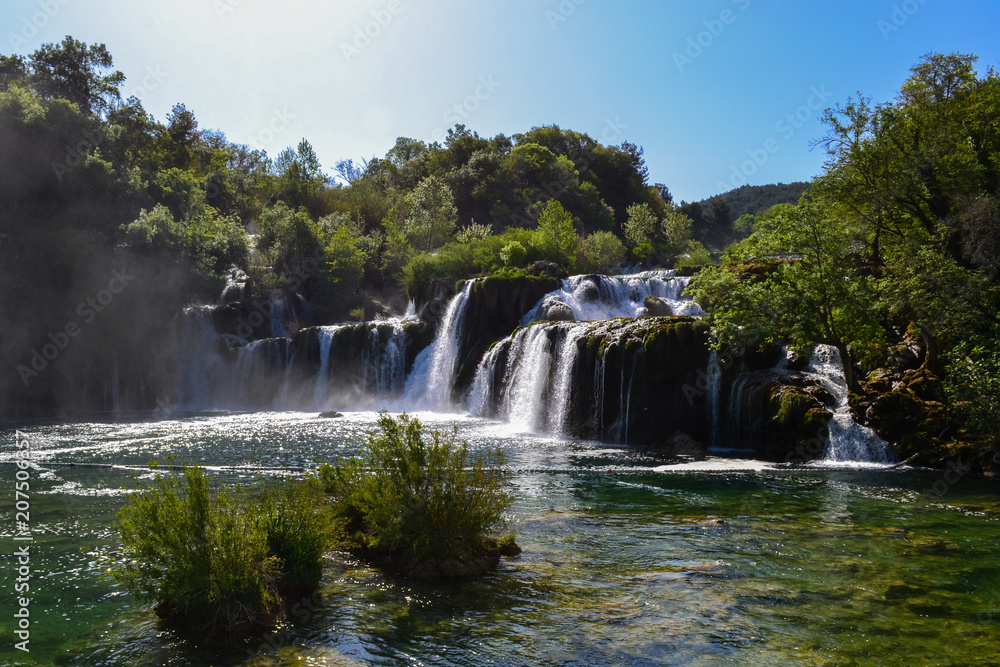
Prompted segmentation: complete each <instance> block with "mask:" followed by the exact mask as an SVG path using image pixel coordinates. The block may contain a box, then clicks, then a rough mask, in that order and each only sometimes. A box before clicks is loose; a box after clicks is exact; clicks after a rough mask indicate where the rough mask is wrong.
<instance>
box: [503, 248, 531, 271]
mask: <svg viewBox="0 0 1000 667" xmlns="http://www.w3.org/2000/svg"><path fill="white" fill-rule="evenodd" d="M500 258H501V259H502V260H503V265H504V266H505V267H508V268H515V269H516V268H521V267H523V266H524V262H525V260H526V259H527V258H528V251H527V250H525V249H524V246H523V245H521V244H520V243H518V242H517V241H511V242H510V243H508V244H507V245H505V246H504V247H503V250H501V251H500Z"/></svg>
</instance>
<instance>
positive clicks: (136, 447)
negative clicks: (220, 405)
mask: <svg viewBox="0 0 1000 667" xmlns="http://www.w3.org/2000/svg"><path fill="white" fill-rule="evenodd" d="M419 416H420V417H421V418H422V419H424V421H425V422H426V423H428V424H430V425H432V426H437V427H449V428H450V426H451V424H452V423H454V422H455V421H456V420H457V421H458V424H459V428H460V431H461V434H462V435H463V436H464V437H466V438H468V439H469V440H470V442H471V443H472V444H473V446H482V445H485V444H499V445H500V446H501V447H503V448H504V449H505V450H506V451H507V452H508V454H509V455H510V460H511V467H512V468H513V469H514V470H515V475H514V484H515V486H516V493H517V496H518V499H519V500H518V502H517V504H516V505H515V507H514V510H513V515H512V517H511V522H512V529H513V530H514V531H516V533H517V536H518V542H519V543H520V544H521V546H522V547H523V548H524V553H523V554H522V555H521V556H519V557H518V558H516V559H513V560H510V561H505V562H503V563H502V564H501V566H500V569H499V570H498V571H497V572H495V573H493V574H491V575H489V576H487V577H484V578H482V579H479V580H476V581H471V582H465V583H456V584H448V585H443V586H433V585H428V584H420V583H414V582H408V581H399V580H396V579H393V578H390V577H385V576H383V575H381V574H379V573H378V572H377V571H374V570H372V569H370V568H368V567H366V566H364V565H363V564H362V563H358V562H355V561H353V560H351V559H350V557H347V556H345V555H342V554H331V555H330V556H329V558H328V562H327V565H326V569H325V576H324V578H323V582H322V586H321V590H320V592H319V594H318V596H317V597H316V598H315V599H310V600H304V601H302V603H301V604H300V606H299V607H298V608H297V610H295V611H293V617H292V619H291V622H289V623H288V624H287V625H285V626H283V627H282V628H280V629H279V630H278V632H276V633H275V634H274V635H272V636H270V637H266V638H264V639H262V640H260V641H256V642H254V643H252V644H249V645H247V646H246V647H243V648H241V649H239V650H235V651H233V650H229V651H226V652H219V651H218V649H217V648H214V647H212V646H197V645H193V644H191V643H189V642H187V641H184V640H181V639H178V638H177V637H176V636H174V635H173V634H171V633H170V632H168V631H166V630H162V629H160V628H158V626H157V623H156V618H155V616H154V614H153V612H152V610H151V609H150V608H149V607H148V606H145V605H140V604H138V603H137V602H136V601H135V600H134V599H132V598H131V597H130V596H129V595H128V594H127V593H125V592H123V591H122V590H121V589H120V588H119V587H118V586H117V585H115V584H114V583H113V582H111V581H110V580H108V579H106V578H105V577H104V576H103V574H102V573H103V571H104V570H105V569H106V567H107V563H108V562H109V559H113V558H114V557H115V554H116V549H117V541H116V537H115V534H114V531H113V529H112V527H111V524H112V520H113V517H114V513H115V511H116V510H117V508H118V507H120V506H121V504H122V503H123V502H124V499H125V497H126V494H127V493H128V492H129V491H130V490H133V489H139V488H142V487H143V486H144V485H146V484H148V483H149V480H150V473H149V472H148V470H146V469H144V468H127V467H124V466H129V465H134V466H144V465H145V464H147V463H148V462H149V461H150V460H151V459H154V458H155V459H159V460H161V461H162V460H164V457H165V456H167V455H171V454H172V455H176V456H177V457H179V458H180V459H181V460H184V461H197V462H199V463H201V464H204V465H208V466H215V467H216V470H215V471H214V472H213V474H214V475H216V476H217V477H218V478H219V479H220V480H221V481H223V482H225V483H236V482H238V481H240V480H243V481H249V480H252V479H253V478H254V477H255V476H256V475H257V474H259V473H258V472H255V471H253V470H249V469H248V468H250V467H256V468H264V469H282V468H298V467H311V466H313V465H315V463H314V462H315V461H316V460H328V459H330V458H331V457H335V456H340V455H350V454H353V453H355V452H356V451H357V448H358V446H359V444H360V443H361V442H362V440H363V436H364V434H365V433H366V432H367V430H368V429H369V428H370V427H371V426H372V424H373V423H374V421H375V419H376V415H375V414H374V413H352V414H348V415H347V417H346V418H345V419H342V420H332V421H331V420H320V419H316V418H315V415H314V414H304V413H257V414H242V415H227V414H217V415H202V416H191V417H186V418H179V419H173V420H167V421H145V420H136V421H119V422H113V423H101V422H92V423H74V424H55V425H34V426H28V427H26V428H23V429H22V430H23V432H24V433H26V434H27V436H28V437H29V439H30V440H31V442H32V445H33V452H32V455H33V457H34V460H35V461H36V463H37V466H38V467H37V468H36V469H33V470H32V472H31V484H32V498H31V525H32V530H33V535H34V542H33V543H32V561H31V565H32V568H33V570H34V578H33V580H32V582H31V585H32V591H33V595H32V601H31V605H30V611H31V618H32V625H31V633H32V634H31V644H30V647H31V652H30V653H27V654H26V653H23V652H20V651H16V650H14V649H13V641H14V640H13V635H12V631H13V629H14V623H13V621H14V619H13V613H14V611H15V609H16V607H15V601H14V599H13V579H14V576H16V575H15V563H14V560H13V558H12V557H10V555H9V554H11V553H12V552H13V550H14V549H15V548H16V546H15V545H17V546H19V543H15V542H14V541H13V540H12V536H13V532H14V492H13V482H14V474H15V467H14V466H13V465H11V464H10V463H9V461H10V459H11V456H12V453H13V452H14V450H15V445H14V434H13V433H12V432H10V431H4V432H2V434H0V460H2V461H6V462H7V463H5V464H3V465H0V480H2V481H0V498H2V500H0V510H2V511H0V519H2V522H0V527H2V530H0V542H2V543H3V545H4V546H3V553H5V554H8V555H7V557H5V558H4V560H3V564H2V568H3V574H2V576H0V582H2V590H3V593H4V594H3V596H2V597H0V628H2V629H3V637H4V640H3V644H2V645H0V663H2V664H24V665H34V664H72V665H76V664H80V665H166V664H170V665H203V664H214V665H286V664H288V665H291V664H295V665H303V664H305V665H341V664H343V665H350V664H377V665H397V664H413V665H416V664H426V665H430V664H434V665H486V664H498V665H522V664H523V665H528V664H545V665H603V664H623V665H653V664H657V665H658V664H676V665H882V664H884V665H894V664H909V665H917V664H920V665H922V664H940V665H995V664H998V662H1000V658H998V657H997V656H998V655H1000V549H998V548H997V545H998V544H1000V494H998V493H997V488H996V486H995V485H993V484H991V483H990V482H987V481H983V480H976V479H973V478H971V477H964V476H960V475H947V476H946V474H945V473H944V472H940V471H939V472H929V471H916V470H905V469H904V470H891V469H885V468H865V469H855V468H849V467H848V468H829V467H821V466H819V467H795V468H788V467H783V466H772V465H770V464H763V463H760V462H753V461H731V460H728V459H721V458H720V459H709V460H706V461H702V462H694V463H692V462H690V461H679V460H672V459H668V458H664V457H662V456H658V455H657V454H656V453H653V452H639V451H634V450H629V449H625V448H615V447H608V446H606V445H597V444H592V443H580V442H565V441H556V440H547V439H540V438H536V437H533V436H526V435H522V434H515V433H512V432H510V431H509V429H508V428H507V427H506V426H504V425H501V424H497V423H495V422H489V421H484V420H471V419H467V418H464V417H449V416H440V415H430V414H426V415H419ZM70 463H73V464H75V465H74V466H73V467H70V466H69V464H70ZM112 466H118V467H112ZM264 474H281V473H279V472H278V471H277V470H269V471H265V473H264Z"/></svg>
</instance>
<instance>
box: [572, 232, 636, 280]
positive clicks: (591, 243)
mask: <svg viewBox="0 0 1000 667" xmlns="http://www.w3.org/2000/svg"><path fill="white" fill-rule="evenodd" d="M625 258H626V255H625V244H623V243H622V242H621V241H620V240H619V239H618V237H617V236H615V235H614V234H612V233H611V232H594V233H593V234H591V235H590V236H588V237H587V238H585V239H584V240H583V267H582V269H583V270H584V271H585V272H587V273H617V272H618V271H619V270H620V269H621V267H622V264H624V263H625Z"/></svg>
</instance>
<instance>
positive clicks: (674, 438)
mask: <svg viewBox="0 0 1000 667" xmlns="http://www.w3.org/2000/svg"><path fill="white" fill-rule="evenodd" d="M663 449H665V450H666V451H668V452H670V453H671V454H676V455H678V456H704V454H705V446H704V445H703V444H701V443H700V442H698V441H697V440H695V439H694V438H692V437H691V436H690V435H688V434H687V433H683V432H681V431H674V433H673V435H671V436H670V437H669V438H667V440H666V442H664V443H663Z"/></svg>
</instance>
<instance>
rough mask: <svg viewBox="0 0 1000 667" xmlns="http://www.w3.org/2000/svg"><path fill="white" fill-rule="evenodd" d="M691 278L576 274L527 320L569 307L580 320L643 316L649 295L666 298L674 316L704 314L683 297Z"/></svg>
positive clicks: (670, 274)
mask: <svg viewBox="0 0 1000 667" xmlns="http://www.w3.org/2000/svg"><path fill="white" fill-rule="evenodd" d="M690 281H691V279H690V278H680V277H677V276H676V275H675V272H674V271H648V272H645V273H636V274H631V275H623V276H602V275H582V276H572V277H570V278H567V279H565V280H563V281H562V287H561V288H560V289H558V290H556V291H554V292H551V293H549V294H547V295H545V297H543V298H542V300H541V301H539V302H538V304H537V305H536V306H535V307H534V308H533V309H532V310H531V311H530V312H528V314H527V315H525V317H524V322H525V323H528V322H534V321H537V320H544V319H555V318H553V317H552V313H554V312H556V311H562V312H566V311H565V309H568V310H569V311H571V312H572V315H573V319H575V320H576V321H578V322H582V321H588V320H590V321H592V320H608V319H613V318H617V317H643V316H645V315H648V314H649V312H648V309H647V308H646V305H645V303H644V302H645V300H646V298H647V297H656V298H657V299H660V300H662V301H663V302H664V303H665V304H666V306H668V307H669V308H670V311H671V313H672V314H674V315H690V316H692V317H700V316H702V315H704V312H703V311H702V310H701V308H700V307H699V306H698V304H697V303H695V302H694V301H692V300H690V299H687V298H685V297H684V296H683V294H684V290H686V289H687V286H688V283H690ZM566 319H568V318H566Z"/></svg>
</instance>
